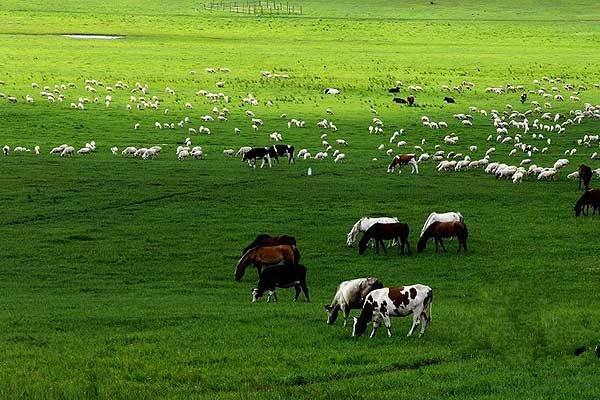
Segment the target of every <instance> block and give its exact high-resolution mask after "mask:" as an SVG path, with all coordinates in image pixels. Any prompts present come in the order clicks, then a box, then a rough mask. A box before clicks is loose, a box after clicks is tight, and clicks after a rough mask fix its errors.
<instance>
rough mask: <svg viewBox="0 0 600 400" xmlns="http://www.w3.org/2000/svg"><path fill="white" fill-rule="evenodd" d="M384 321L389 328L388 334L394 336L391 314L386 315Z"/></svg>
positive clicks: (386, 327)
mask: <svg viewBox="0 0 600 400" xmlns="http://www.w3.org/2000/svg"><path fill="white" fill-rule="evenodd" d="M383 323H384V325H385V329H387V334H388V336H389V337H392V321H391V320H390V316H389V315H385V316H384V317H383Z"/></svg>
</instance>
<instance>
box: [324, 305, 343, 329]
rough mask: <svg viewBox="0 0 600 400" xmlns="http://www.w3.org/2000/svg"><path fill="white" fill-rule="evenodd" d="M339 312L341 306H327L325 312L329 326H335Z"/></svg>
mask: <svg viewBox="0 0 600 400" xmlns="http://www.w3.org/2000/svg"><path fill="white" fill-rule="evenodd" d="M339 311H340V306H339V305H337V304H336V305H335V306H331V305H330V304H325V312H326V313H327V325H333V324H334V323H335V321H336V320H337V317H338V313H339Z"/></svg>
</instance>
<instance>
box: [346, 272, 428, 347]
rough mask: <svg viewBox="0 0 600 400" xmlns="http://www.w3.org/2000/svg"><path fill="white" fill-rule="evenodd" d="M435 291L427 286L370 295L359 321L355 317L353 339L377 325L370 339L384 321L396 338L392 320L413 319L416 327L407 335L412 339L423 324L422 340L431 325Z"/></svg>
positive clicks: (389, 289)
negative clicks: (368, 327) (408, 316)
mask: <svg viewBox="0 0 600 400" xmlns="http://www.w3.org/2000/svg"><path fill="white" fill-rule="evenodd" d="M432 300H433V290H432V289H431V288H430V287H429V286H425V285H418V284H417V285H411V286H401V287H390V288H383V289H376V290H373V291H372V292H371V293H369V294H368V295H367V298H366V300H365V302H364V304H363V308H362V311H361V313H360V316H359V317H358V318H356V317H354V326H353V327H352V336H362V335H363V334H364V333H365V331H366V330H367V325H368V324H369V322H373V330H372V331H371V335H370V337H375V334H376V332H377V329H378V328H379V326H380V325H381V323H382V322H383V323H384V325H385V327H386V329H387V334H388V336H392V326H391V321H390V317H406V316H407V315H411V314H412V316H413V322H412V326H411V327H410V330H409V331H408V334H407V335H406V336H412V334H413V332H414V330H415V328H416V327H417V325H419V324H421V332H420V334H419V337H421V336H423V334H424V333H425V331H426V330H427V327H428V326H429V324H430V323H431V302H432Z"/></svg>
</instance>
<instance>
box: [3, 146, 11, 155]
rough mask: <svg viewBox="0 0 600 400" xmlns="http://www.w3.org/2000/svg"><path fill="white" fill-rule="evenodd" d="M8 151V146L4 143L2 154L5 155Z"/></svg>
mask: <svg viewBox="0 0 600 400" xmlns="http://www.w3.org/2000/svg"><path fill="white" fill-rule="evenodd" d="M9 152H10V147H8V145H4V147H2V154H3V155H5V156H7V155H8V153H9Z"/></svg>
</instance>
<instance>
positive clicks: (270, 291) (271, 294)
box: [267, 290, 275, 303]
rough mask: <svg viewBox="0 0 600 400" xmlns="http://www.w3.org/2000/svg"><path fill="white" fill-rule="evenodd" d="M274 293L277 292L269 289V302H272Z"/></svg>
mask: <svg viewBox="0 0 600 400" xmlns="http://www.w3.org/2000/svg"><path fill="white" fill-rule="evenodd" d="M274 294H275V292H273V291H272V290H269V295H268V296H267V303H270V302H271V297H273V295H274Z"/></svg>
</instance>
